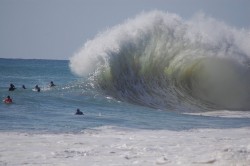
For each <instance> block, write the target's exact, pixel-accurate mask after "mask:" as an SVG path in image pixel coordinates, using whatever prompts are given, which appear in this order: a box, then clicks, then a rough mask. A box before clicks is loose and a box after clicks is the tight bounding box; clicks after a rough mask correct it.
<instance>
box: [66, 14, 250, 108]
mask: <svg viewBox="0 0 250 166" xmlns="http://www.w3.org/2000/svg"><path fill="white" fill-rule="evenodd" d="M249 46H250V31H249V30H244V29H236V28H233V27H230V26H228V25H226V24H225V23H223V22H220V21H217V20H215V19H213V18H210V17H206V16H205V15H204V14H197V15H196V16H195V17H193V18H192V19H190V20H183V19H182V18H181V17H179V16H178V15H176V14H170V13H165V12H161V11H152V12H149V13H142V14H140V15H138V16H137V17H135V18H134V19H129V20H127V21H125V22H124V23H123V24H120V25H117V26H115V27H112V28H110V29H108V30H106V31H105V32H102V33H99V34H98V35H97V36H96V37H95V38H94V39H93V40H89V41H88V42H86V43H85V45H84V46H83V48H82V49H81V50H80V51H79V52H78V53H76V54H75V55H74V56H73V57H72V58H71V59H70V68H71V70H72V71H73V72H74V73H76V74H77V75H80V76H88V77H89V78H91V82H92V83H93V84H94V85H95V87H96V88H100V89H101V90H102V91H104V92H105V93H107V94H109V95H112V96H113V97H116V98H118V99H120V100H123V101H128V102H133V103H137V104H142V105H146V106H151V107H156V108H160V109H168V110H179V111H187V110H192V111H193V110H197V108H201V109H203V110H204V109H229V110H230V109H233V110H238V109H240V110H250V102H249V101H250V69H249V64H250V59H249V57H250V47H249Z"/></svg>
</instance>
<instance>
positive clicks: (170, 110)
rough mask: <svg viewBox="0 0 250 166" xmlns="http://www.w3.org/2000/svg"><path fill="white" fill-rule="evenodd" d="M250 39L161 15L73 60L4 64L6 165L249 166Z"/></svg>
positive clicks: (0, 125) (2, 157)
mask: <svg viewBox="0 0 250 166" xmlns="http://www.w3.org/2000/svg"><path fill="white" fill-rule="evenodd" d="M207 20H208V21H207ZM194 25H195V26H194ZM211 25H213V26H217V29H213V31H211ZM244 34H246V32H245V31H243V30H242V31H240V30H236V29H234V28H231V27H229V26H227V25H225V24H223V23H221V22H219V21H216V20H214V19H212V18H205V17H204V16H199V17H198V18H196V19H195V20H190V21H184V20H182V19H181V18H180V17H179V16H177V15H175V14H168V13H163V12H159V11H153V12H150V13H143V14H141V15H139V16H137V17H136V18H135V19H132V20H127V21H126V22H125V23H123V24H121V25H118V26H115V27H113V28H110V29H108V30H107V31H105V32H103V33H100V34H98V35H97V36H96V37H95V38H94V39H93V40H89V41H88V42H86V43H85V45H84V46H83V47H82V49H80V50H79V51H78V52H77V53H75V54H74V55H73V56H72V57H71V58H70V60H40V59H0V78H1V80H0V95H1V98H2V100H3V99H4V98H6V97H7V96H8V95H9V96H10V97H11V98H12V99H13V103H12V104H5V103H3V102H2V103H1V104H0V143H1V148H0V165H204V164H205V165H206V164H213V165H248V164H250V137H249V136H250V103H249V101H250V100H249V99H250V93H249V92H250V86H249V85H250V69H249V64H250V63H249V62H250V61H249V60H250V50H249V48H248V47H247V44H246V43H249V41H250V40H249V35H248V37H247V35H244ZM51 81H53V82H54V84H55V85H56V86H55V87H49V83H50V82H51ZM11 83H12V84H14V85H15V87H16V89H15V90H14V91H8V88H9V85H10V84H11ZM22 85H25V87H26V89H23V88H22ZM35 85H38V86H39V87H40V88H41V91H40V92H36V91H34V90H33V89H34V87H35ZM78 108H79V109H80V110H81V111H82V112H83V113H84V115H82V116H81V115H75V112H76V110H77V109H78Z"/></svg>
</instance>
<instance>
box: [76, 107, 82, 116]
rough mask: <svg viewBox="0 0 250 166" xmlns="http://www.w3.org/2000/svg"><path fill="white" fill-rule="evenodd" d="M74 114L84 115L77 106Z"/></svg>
mask: <svg viewBox="0 0 250 166" xmlns="http://www.w3.org/2000/svg"><path fill="white" fill-rule="evenodd" d="M75 115H84V114H83V112H82V111H80V109H79V108H77V110H76V113H75Z"/></svg>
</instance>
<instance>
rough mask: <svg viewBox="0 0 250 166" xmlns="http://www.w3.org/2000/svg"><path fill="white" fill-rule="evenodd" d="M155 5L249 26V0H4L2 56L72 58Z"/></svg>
mask: <svg viewBox="0 0 250 166" xmlns="http://www.w3.org/2000/svg"><path fill="white" fill-rule="evenodd" d="M155 9H157V10H161V11H165V12H171V13H176V14H178V15H179V16H181V17H182V18H184V19H189V18H191V17H192V16H193V15H194V14H195V13H197V12H204V13H205V14H206V15H208V16H211V17H213V18H216V19H218V20H221V21H223V22H225V23H227V24H229V25H231V26H234V27H237V28H245V29H250V0H0V58H28V59H34V58H35V59H69V57H70V56H72V55H73V54H74V53H75V52H76V51H78V50H79V49H80V48H81V47H82V46H83V44H84V43H85V42H86V41H87V40H88V39H92V38H93V37H94V36H95V35H96V34H97V33H98V32H101V31H103V30H105V29H106V28H108V27H112V26H114V25H116V24H119V23H122V22H123V21H124V20H126V19H128V18H133V17H135V16H136V15H137V14H140V13H141V12H143V11H151V10H155Z"/></svg>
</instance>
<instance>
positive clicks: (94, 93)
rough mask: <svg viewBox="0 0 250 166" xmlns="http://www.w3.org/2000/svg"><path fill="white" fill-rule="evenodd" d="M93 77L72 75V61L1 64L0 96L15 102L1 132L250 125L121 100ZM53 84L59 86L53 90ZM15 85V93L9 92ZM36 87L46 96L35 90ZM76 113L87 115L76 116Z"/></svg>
mask: <svg viewBox="0 0 250 166" xmlns="http://www.w3.org/2000/svg"><path fill="white" fill-rule="evenodd" d="M90 78H91V77H78V76H75V75H73V74H72V72H71V70H70V68H69V61H63V60H24V59H0V79H1V80H0V96H1V99H4V98H5V97H6V96H7V95H10V96H11V98H12V99H13V104H5V103H3V102H1V103H0V131H21V132H53V133H65V132H74V133H75V132H82V131H84V130H85V129H91V128H94V127H99V126H117V127H125V128H136V129H168V130H186V129H194V128H235V127H244V126H250V120H249V118H244V117H243V118H223V117H208V116H199V115H189V114H183V113H182V110H179V111H176V110H175V109H173V108H172V107H169V108H166V109H164V110H163V109H159V108H155V107H149V106H148V105H142V104H137V103H134V102H129V101H126V100H120V99H119V98H116V97H115V96H112V95H110V94H108V93H106V91H105V90H101V89H99V88H96V87H95V86H93V85H92V82H91V81H90ZM50 81H53V82H54V83H55V84H56V86H55V87H53V88H49V86H48V85H49V83H50ZM10 83H13V84H14V85H15V87H16V88H17V89H16V90H15V91H8V87H9V84H10ZM22 85H25V86H26V88H27V89H22ZM35 85H39V86H40V87H41V92H35V91H32V89H33V88H34V86H35ZM77 108H79V109H80V110H81V111H82V112H84V116H77V115H74V114H75V111H76V109H77ZM183 109H185V108H183ZM193 109H195V108H193Z"/></svg>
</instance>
